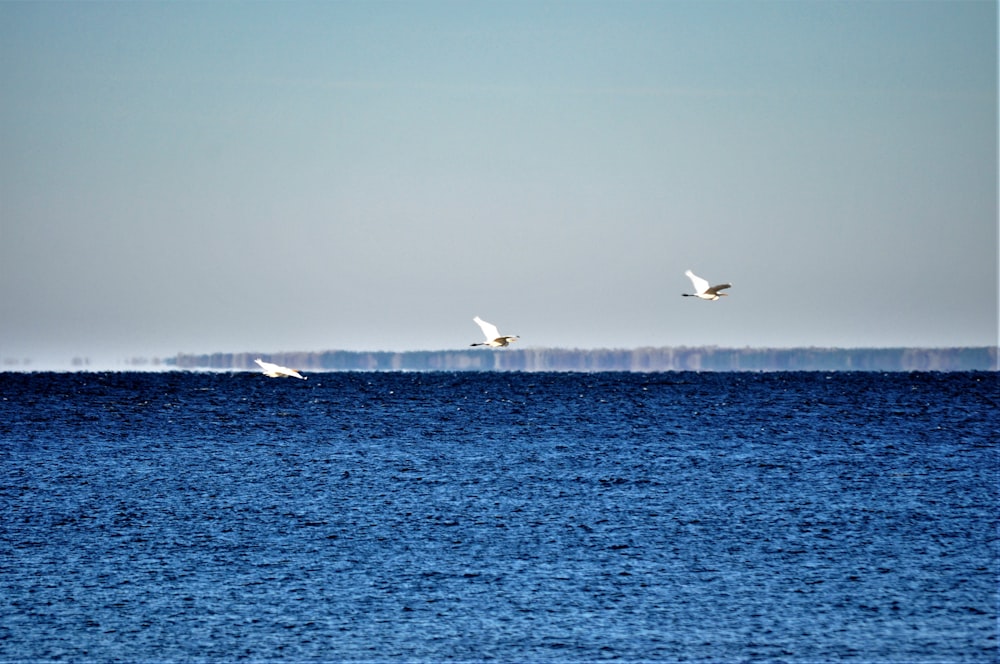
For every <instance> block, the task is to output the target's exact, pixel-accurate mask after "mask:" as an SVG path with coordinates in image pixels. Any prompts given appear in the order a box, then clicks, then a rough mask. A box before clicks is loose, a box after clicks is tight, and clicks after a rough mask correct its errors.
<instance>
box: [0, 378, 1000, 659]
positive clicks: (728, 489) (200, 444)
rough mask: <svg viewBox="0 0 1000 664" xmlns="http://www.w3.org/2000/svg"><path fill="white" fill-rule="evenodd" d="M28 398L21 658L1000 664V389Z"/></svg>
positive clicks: (4, 505)
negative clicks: (999, 511)
mask: <svg viewBox="0 0 1000 664" xmlns="http://www.w3.org/2000/svg"><path fill="white" fill-rule="evenodd" d="M0 388H2V395H0V509H2V515H3V519H2V520H0V660H3V661H11V660H29V661H37V660H71V661H98V660H99V661H108V660H128V661H164V660H171V661H195V660H196V661H223V660H224V661H232V660H237V659H248V660H295V661H301V660H321V661H338V660H374V661H440V660H445V659H451V660H462V661H480V660H498V661H546V660H549V661H599V660H606V659H619V660H625V661H635V660H654V661H655V660H663V661H679V660H706V661H727V662H728V661H734V660H735V661H746V660H768V661H789V662H815V661H829V660H847V661H856V662H921V661H925V662H942V661H946V662H952V661H956V662H957V661H969V662H995V661H997V659H998V649H997V600H998V595H997V581H998V577H997V574H998V542H997V532H998V530H997V529H998V521H997V486H998V485H997V480H998V475H997V460H998V455H997V442H996V441H997V431H998V430H1000V426H998V424H1000V417H998V408H997V405H998V394H997V377H996V374H992V373H955V374H866V373H855V374H848V373H841V374H822V373H802V374H793V373H776V374H696V373H690V374H688V373H668V374H649V375H642V374H532V373H459V374H449V373H428V374H402V373H396V374H393V373H379V374H374V373H372V374H366V373H339V374H338V373H330V374H313V375H312V376H311V377H310V379H309V380H308V381H299V380H294V379H291V380H277V379H268V378H266V377H263V376H261V375H259V374H256V373H233V374H202V373H180V372H178V373H163V374H156V373H113V374H100V373H75V374H74V373H68V374H45V373H37V374H18V373H8V374H0Z"/></svg>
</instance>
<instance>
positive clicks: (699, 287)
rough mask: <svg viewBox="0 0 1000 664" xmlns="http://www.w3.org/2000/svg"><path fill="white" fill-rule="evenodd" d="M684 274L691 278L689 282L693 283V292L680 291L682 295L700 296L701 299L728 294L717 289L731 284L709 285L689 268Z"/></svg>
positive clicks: (715, 297) (716, 297) (710, 298)
mask: <svg viewBox="0 0 1000 664" xmlns="http://www.w3.org/2000/svg"><path fill="white" fill-rule="evenodd" d="M684 274H686V275H687V277H688V279H690V280H691V283H692V284H694V292H693V293H681V295H683V296H684V297H700V298H701V299H703V300H718V299H719V298H720V297H725V296H727V295H729V293H720V292H719V291H721V290H724V289H726V288H731V287H732V284H719V285H718V286H709V285H708V282H707V281H705V280H704V279H702V278H701V277H699V276H698V275H697V274H695V273H694V272H692V271H691V270H688V271H687V272H685V273H684Z"/></svg>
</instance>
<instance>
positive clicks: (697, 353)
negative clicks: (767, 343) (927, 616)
mask: <svg viewBox="0 0 1000 664" xmlns="http://www.w3.org/2000/svg"><path fill="white" fill-rule="evenodd" d="M258 357H263V358H264V359H267V360H270V361H272V362H276V363H278V364H282V365H285V366H289V367H294V368H296V369H298V370H300V371H635V372H656V371H996V370H997V368H998V366H997V348H996V347H989V346H985V347H971V348H719V347H715V346H706V347H660V348H653V347H646V348H633V349H588V350H581V349H566V348H519V349H504V350H499V351H488V350H483V349H461V350H429V351H347V350H326V351H306V352H278V353H249V352H241V353H208V354H187V353H181V354H178V355H177V356H176V357H173V358H167V359H165V360H164V361H163V364H165V365H167V367H168V368H176V369H183V370H197V369H214V370H245V369H256V368H257V366H256V365H255V364H254V360H255V359H256V358H258Z"/></svg>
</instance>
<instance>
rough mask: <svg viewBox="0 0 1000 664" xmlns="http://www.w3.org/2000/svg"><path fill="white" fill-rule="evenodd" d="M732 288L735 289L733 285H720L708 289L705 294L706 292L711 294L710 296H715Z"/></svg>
mask: <svg viewBox="0 0 1000 664" xmlns="http://www.w3.org/2000/svg"><path fill="white" fill-rule="evenodd" d="M732 287H733V285H732V284H719V285H718V286H712V287H711V288H709V289H708V290H707V291H705V292H706V293H709V294H710V295H715V294H717V293H718V292H719V291H720V290H726V289H727V288H732Z"/></svg>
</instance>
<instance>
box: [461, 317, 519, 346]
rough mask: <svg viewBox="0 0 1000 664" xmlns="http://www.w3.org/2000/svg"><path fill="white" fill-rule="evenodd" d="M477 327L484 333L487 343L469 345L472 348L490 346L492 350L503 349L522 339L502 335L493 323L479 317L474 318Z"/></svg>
mask: <svg viewBox="0 0 1000 664" xmlns="http://www.w3.org/2000/svg"><path fill="white" fill-rule="evenodd" d="M472 320H474V321H475V322H476V325H478V326H479V328H480V329H481V330H482V331H483V335H484V336H485V337H486V341H481V342H479V343H477V344H469V345H470V346H489V347H491V348H503V347H504V346H506V345H508V344H510V343H511V342H512V341H517V340H518V339H520V337H518V336H513V337H509V336H504V335H502V334H500V330H498V329H497V326H496V325H494V324H493V323H487V322H486V321H484V320H483V319H482V318H480V317H479V316H476V317H475V318H473V319H472Z"/></svg>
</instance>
